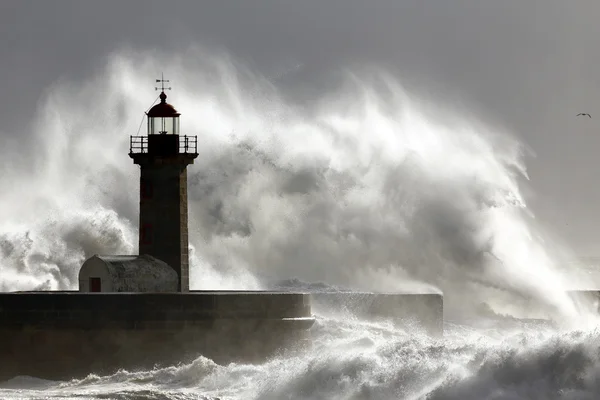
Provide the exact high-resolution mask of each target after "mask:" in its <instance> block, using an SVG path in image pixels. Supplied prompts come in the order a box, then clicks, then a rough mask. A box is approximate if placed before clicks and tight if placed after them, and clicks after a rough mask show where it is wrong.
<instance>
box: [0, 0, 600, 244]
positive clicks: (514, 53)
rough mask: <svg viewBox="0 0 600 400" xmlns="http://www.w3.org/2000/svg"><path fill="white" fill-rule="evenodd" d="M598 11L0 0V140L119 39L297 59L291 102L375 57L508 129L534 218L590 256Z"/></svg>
mask: <svg viewBox="0 0 600 400" xmlns="http://www.w3.org/2000/svg"><path fill="white" fill-rule="evenodd" d="M598 17H600V2H598V1H594V0H574V1H569V2H566V1H564V0H560V1H559V0H504V1H493V0H436V1H433V0H368V1H367V0H362V1H357V0H303V1H290V0H279V1H275V0H244V1H242V0H239V1H227V0H220V1H211V2H206V1H171V2H165V1H153V0H152V1H123V0H120V1H112V0H103V1H83V0H73V1H63V0H55V1H51V2H50V1H30V0H4V1H2V2H1V3H0V37H1V38H2V40H0V52H1V56H0V71H1V73H0V88H2V94H3V95H2V98H1V99H0V121H2V127H3V128H2V134H4V135H6V134H8V135H15V136H16V135H27V132H28V129H29V126H28V121H30V120H31V119H32V118H33V115H34V114H35V107H36V104H37V102H38V100H39V97H40V95H41V94H42V92H43V91H44V90H45V89H47V87H48V86H49V85H50V84H52V83H53V82H55V81H56V80H57V79H58V78H60V77H66V78H68V79H70V80H84V79H86V78H89V77H90V76H92V75H93V74H94V73H95V72H96V71H97V69H98V68H101V67H103V66H104V63H105V60H106V56H107V55H108V54H109V53H110V52H112V51H114V50H115V49H117V48H119V47H121V46H125V45H128V46H131V47H133V48H139V49H149V48H150V49H151V48H165V47H171V48H173V49H177V48H181V49H184V48H185V47H186V46H188V45H190V44H192V43H195V42H200V43H204V44H209V45H216V46H221V47H223V48H225V49H226V50H227V51H229V52H231V53H232V54H234V55H235V56H237V57H239V58H241V59H242V60H244V61H245V62H247V63H248V64H249V65H251V66H252V67H253V68H256V69H258V70H259V71H262V72H264V73H266V74H271V73H274V72H275V69H276V68H279V66H281V65H294V64H296V63H301V64H303V65H304V68H303V69H302V71H301V73H299V74H298V75H297V76H296V77H295V79H294V80H293V81H290V82H288V87H287V88H286V90H287V91H288V92H289V93H290V95H291V96H292V97H293V95H294V94H297V95H298V96H300V95H301V94H306V93H307V90H308V93H310V88H311V87H314V88H318V87H319V86H320V82H321V81H322V79H323V78H324V76H325V74H326V72H327V71H329V70H331V69H332V68H336V67H341V66H343V65H345V64H347V63H365V62H368V63H372V64H379V65H383V66H385V67H386V68H389V69H392V70H393V71H394V72H395V73H397V74H398V75H399V76H400V77H401V78H402V80H403V82H405V83H408V84H409V85H410V86H411V87H412V88H416V89H417V90H419V91H421V92H423V93H425V94H428V95H430V96H435V97H438V98H440V99H442V100H443V101H446V102H451V103H453V102H456V103H460V104H462V105H463V106H464V105H466V106H468V107H469V108H472V109H474V110H475V111H476V112H477V113H479V114H480V115H482V116H483V118H485V119H489V120H490V121H492V122H493V123H494V124H496V123H499V124H501V125H504V126H506V127H508V128H509V129H511V130H512V131H513V132H515V133H516V134H518V135H519V136H520V138H521V139H522V140H523V141H524V142H525V143H526V144H527V145H528V146H529V147H530V148H531V149H532V150H533V152H534V153H535V157H528V158H527V166H528V170H529V175H530V178H531V182H529V183H528V186H529V187H530V188H531V191H532V193H533V195H532V196H533V197H532V198H530V199H529V204H530V206H531V207H532V208H533V210H534V212H535V213H536V215H537V216H538V219H539V220H540V221H541V222H542V223H543V224H546V225H548V226H549V227H550V228H551V229H553V231H554V232H556V233H557V234H559V235H560V236H561V237H562V238H563V239H565V240H566V241H568V242H569V243H570V244H571V245H572V246H573V247H574V248H575V250H576V251H578V252H579V253H582V254H600V248H599V246H598V245H597V233H596V232H597V229H596V227H597V224H598V221H600V185H598V184H597V181H598V179H597V172H596V171H597V170H598V169H600V158H598V157H597V152H598V150H599V149H600V96H599V94H598V93H599V90H598V89H599V85H600V72H599V71H598V70H597V68H596V66H597V65H598V61H600V49H599V47H598V45H597V43H596V41H597V40H598V39H597V38H599V37H600V26H599V24H598V23H597V20H598ZM579 112H589V113H591V114H592V116H594V117H595V118H594V119H592V120H589V119H583V118H575V115H576V114H577V113H579ZM124 156H125V155H124Z"/></svg>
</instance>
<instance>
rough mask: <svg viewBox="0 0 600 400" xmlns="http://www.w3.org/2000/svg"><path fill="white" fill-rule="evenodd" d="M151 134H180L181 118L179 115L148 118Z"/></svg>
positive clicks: (149, 132)
mask: <svg viewBox="0 0 600 400" xmlns="http://www.w3.org/2000/svg"><path fill="white" fill-rule="evenodd" d="M148 122H149V125H150V126H149V128H150V129H149V131H148V134H150V135H160V134H171V135H172V134H176V135H177V134H178V133H179V118H178V117H155V118H148Z"/></svg>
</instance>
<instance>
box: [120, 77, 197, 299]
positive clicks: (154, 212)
mask: <svg viewBox="0 0 600 400" xmlns="http://www.w3.org/2000/svg"><path fill="white" fill-rule="evenodd" d="M156 81H157V82H160V84H161V87H160V95H159V99H160V103H158V104H156V105H155V106H153V107H152V108H151V109H150V110H149V111H148V112H147V119H148V131H147V134H146V135H144V136H131V137H130V142H129V157H131V158H132V159H133V162H134V164H137V165H139V166H140V186H139V187H140V214H139V254H147V255H150V256H152V257H155V258H157V259H159V260H161V261H164V262H165V263H167V264H168V265H169V266H170V267H171V268H173V269H174V270H175V272H176V273H177V280H178V283H177V290H178V291H179V292H187V291H189V287H190V285H189V254H188V245H189V242H188V201H187V166H188V165H190V164H193V163H194V159H195V158H196V157H198V152H197V136H188V135H181V133H180V122H179V118H180V116H181V114H180V113H178V112H177V110H176V109H175V107H173V106H172V105H171V104H169V103H167V95H166V93H165V91H166V90H170V89H171V88H167V87H165V83H167V82H168V80H164V79H157V80H156ZM156 89H157V90H158V89H159V88H156Z"/></svg>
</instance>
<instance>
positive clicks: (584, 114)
mask: <svg viewBox="0 0 600 400" xmlns="http://www.w3.org/2000/svg"><path fill="white" fill-rule="evenodd" d="M586 115H587V116H588V117H590V118H592V116H591V115H590V114H588V113H579V114H577V116H578V117H579V116H582V117H585V116H586Z"/></svg>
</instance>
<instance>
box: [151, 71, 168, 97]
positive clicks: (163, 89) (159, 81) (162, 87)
mask: <svg viewBox="0 0 600 400" xmlns="http://www.w3.org/2000/svg"><path fill="white" fill-rule="evenodd" d="M165 82H170V81H169V80H168V79H165V74H161V77H160V79H157V80H156V83H160V87H157V86H155V87H154V90H158V89H160V91H161V92H163V93H164V91H165V90H171V87H165Z"/></svg>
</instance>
